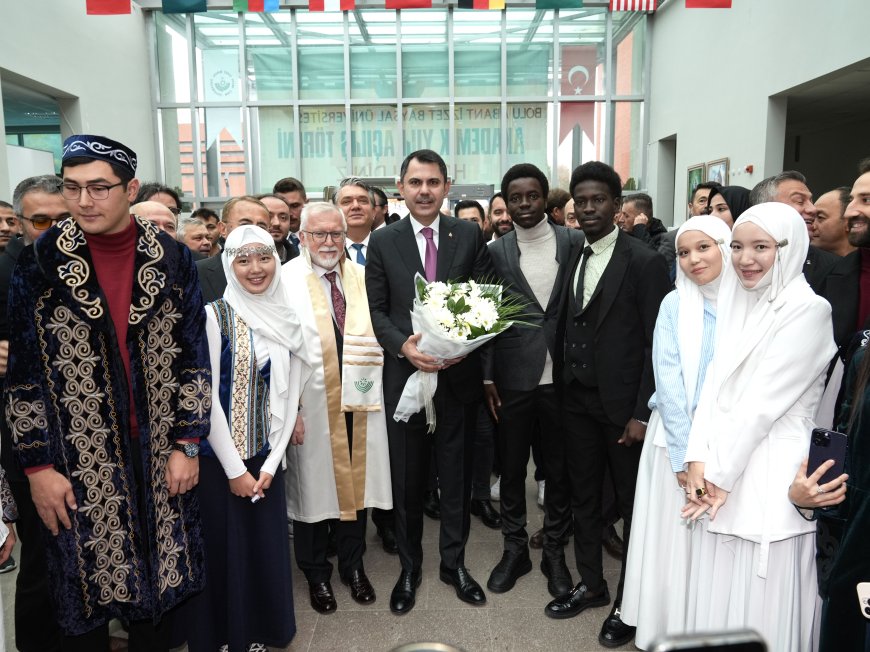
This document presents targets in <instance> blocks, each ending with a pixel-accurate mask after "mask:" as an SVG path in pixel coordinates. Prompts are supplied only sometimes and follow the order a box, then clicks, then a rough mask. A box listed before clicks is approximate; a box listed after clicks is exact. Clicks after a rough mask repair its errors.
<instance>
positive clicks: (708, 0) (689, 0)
mask: <svg viewBox="0 0 870 652" xmlns="http://www.w3.org/2000/svg"><path fill="white" fill-rule="evenodd" d="M686 9H731V0H686Z"/></svg>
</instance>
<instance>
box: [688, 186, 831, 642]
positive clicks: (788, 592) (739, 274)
mask: <svg viewBox="0 0 870 652" xmlns="http://www.w3.org/2000/svg"><path fill="white" fill-rule="evenodd" d="M808 246H809V241H808V236H807V231H806V226H805V225H804V223H803V220H802V219H801V217H800V215H799V214H798V213H797V211H795V210H794V209H793V208H791V207H790V206H787V205H785V204H780V203H768V204H760V205H758V206H754V207H752V208H750V209H749V210H747V211H746V212H745V213H744V214H743V215H742V216H741V217H740V219H738V220H737V222H736V223H735V225H734V231H733V233H732V240H731V250H732V267H731V268H729V269H728V270H727V273H726V274H724V275H723V278H722V287H721V289H720V292H719V310H718V319H717V323H716V345H715V351H714V354H713V362H712V365H711V367H710V370H709V372H708V374H707V382H706V383H705V386H704V390H703V392H702V395H701V401H700V403H699V404H698V409H697V411H696V413H695V420H694V422H693V423H692V431H691V434H690V437H689V446H688V450H687V453H686V461H688V462H689V463H690V464H689V475H688V483H687V484H688V487H687V490H688V494H689V495H688V498H689V499H690V502H688V503H687V504H686V507H685V509H684V511H683V515H685V516H688V517H690V518H698V517H700V516H702V515H705V514H708V515H709V518H710V521H709V523H708V525H707V531H708V532H712V533H714V534H715V535H716V536H715V537H711V540H712V544H711V545H707V546H705V547H704V548H703V549H702V550H701V551H700V552H699V555H698V556H699V558H698V559H693V560H692V571H691V572H690V578H689V582H690V584H691V585H692V586H693V589H694V593H695V595H696V596H697V604H695V605H694V606H695V611H696V614H695V616H696V620H695V622H694V627H695V628H696V629H697V630H701V631H703V630H711V629H734V628H744V627H749V628H752V629H755V630H757V631H759V632H761V634H762V635H763V636H764V638H765V640H766V641H767V644H768V646H769V649H770V650H779V651H782V652H792V651H794V650H810V649H812V646H813V643H812V639H813V631H812V630H813V614H814V609H815V604H816V567H815V559H814V556H815V541H814V531H815V523H814V522H812V521H807V520H805V519H804V518H803V517H802V516H801V515H800V514H799V513H798V511H797V510H796V509H795V508H794V506H793V505H792V504H791V503H790V502H789V499H788V489H789V486H790V485H791V482H792V479H793V478H794V477H795V474H796V472H797V470H798V467H799V466H800V464H801V461H802V460H803V459H804V458H805V457H806V456H807V450H808V449H809V442H810V432H811V431H812V429H813V428H814V427H815V423H814V417H815V414H816V410H817V407H818V404H819V399H820V397H821V394H822V388H823V384H824V374H825V370H826V368H827V365H828V362H829V361H830V360H831V358H832V357H833V355H834V352H835V351H836V347H835V345H834V342H833V336H832V333H833V331H832V326H831V307H830V305H829V304H828V302H827V301H825V300H824V299H822V298H820V297H818V296H816V294H815V293H814V292H813V291H812V290H811V289H810V287H809V285H808V284H807V282H806V281H805V280H804V277H803V274H802V268H803V265H804V261H805V260H806V255H807V248H808Z"/></svg>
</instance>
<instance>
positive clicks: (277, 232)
mask: <svg viewBox="0 0 870 652" xmlns="http://www.w3.org/2000/svg"><path fill="white" fill-rule="evenodd" d="M257 199H259V200H260V201H261V202H263V203H264V204H265V205H266V208H268V209H269V235H271V236H272V241H273V242H274V243H275V251H277V252H278V258H279V259H280V260H281V264H282V265H283V264H284V263H286V262H288V261H290V260H293V259H294V258H296V256H298V255H299V248H298V247H297V246H296V245H295V244H293V243H292V242H291V241H290V223H291V221H292V218H291V216H290V204H288V203H287V200H286V199H284V197H283V196H281V195H257Z"/></svg>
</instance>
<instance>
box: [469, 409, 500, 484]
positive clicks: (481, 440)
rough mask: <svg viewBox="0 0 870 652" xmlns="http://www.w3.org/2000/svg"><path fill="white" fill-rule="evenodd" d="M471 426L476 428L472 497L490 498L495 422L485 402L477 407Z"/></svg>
mask: <svg viewBox="0 0 870 652" xmlns="http://www.w3.org/2000/svg"><path fill="white" fill-rule="evenodd" d="M471 427H472V428H474V433H473V435H472V441H473V442H474V449H473V454H472V456H473V462H472V470H471V498H472V499H473V500H489V482H490V476H491V475H492V462H493V458H494V457H495V422H494V421H493V420H492V415H490V413H489V410H487V408H486V406H485V405H484V404H480V407H479V408H478V409H477V419H476V420H475V421H473V422H471Z"/></svg>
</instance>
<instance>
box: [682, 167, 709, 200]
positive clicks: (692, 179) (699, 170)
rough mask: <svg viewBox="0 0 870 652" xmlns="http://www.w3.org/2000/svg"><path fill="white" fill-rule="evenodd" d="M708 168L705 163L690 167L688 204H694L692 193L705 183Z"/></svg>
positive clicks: (688, 174) (687, 185)
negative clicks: (700, 184)
mask: <svg viewBox="0 0 870 652" xmlns="http://www.w3.org/2000/svg"><path fill="white" fill-rule="evenodd" d="M706 171H707V168H706V166H705V165H704V164H703V163H698V165H690V166H689V169H688V171H687V172H686V203H687V204H691V203H692V191H694V190H695V188H696V187H697V185H698V184H699V183H703V181H704V177H705V175H706Z"/></svg>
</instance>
